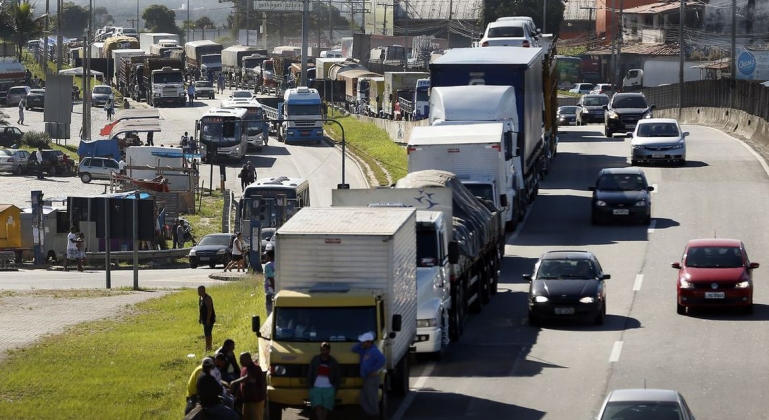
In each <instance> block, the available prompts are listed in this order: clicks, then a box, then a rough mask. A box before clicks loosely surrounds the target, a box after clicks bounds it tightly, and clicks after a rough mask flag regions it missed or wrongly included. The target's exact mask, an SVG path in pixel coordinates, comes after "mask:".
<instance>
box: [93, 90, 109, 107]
mask: <svg viewBox="0 0 769 420" xmlns="http://www.w3.org/2000/svg"><path fill="white" fill-rule="evenodd" d="M110 97H113V98H114V96H112V87H111V86H109V85H98V86H94V87H93V91H91V106H104V104H106V103H107V100H109V99H110Z"/></svg>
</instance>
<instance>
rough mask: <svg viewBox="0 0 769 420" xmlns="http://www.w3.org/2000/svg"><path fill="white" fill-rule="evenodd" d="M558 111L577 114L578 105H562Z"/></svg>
mask: <svg viewBox="0 0 769 420" xmlns="http://www.w3.org/2000/svg"><path fill="white" fill-rule="evenodd" d="M558 112H560V113H561V114H576V113H577V107H576V106H562V107H560V108H558Z"/></svg>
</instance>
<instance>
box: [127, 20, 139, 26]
mask: <svg viewBox="0 0 769 420" xmlns="http://www.w3.org/2000/svg"><path fill="white" fill-rule="evenodd" d="M126 20H127V21H128V23H130V24H131V25H134V27H136V23H138V22H137V21H136V19H126Z"/></svg>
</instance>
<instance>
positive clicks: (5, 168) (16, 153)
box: [0, 149, 30, 175]
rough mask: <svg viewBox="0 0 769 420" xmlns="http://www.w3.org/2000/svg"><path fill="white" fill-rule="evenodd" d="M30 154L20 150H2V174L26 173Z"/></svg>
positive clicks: (0, 156)
mask: <svg viewBox="0 0 769 420" xmlns="http://www.w3.org/2000/svg"><path fill="white" fill-rule="evenodd" d="M29 156H30V155H29V152H28V151H26V150H18V149H0V172H13V173H14V174H16V175H21V174H22V173H24V169H25V168H26V167H27V161H28V160H29Z"/></svg>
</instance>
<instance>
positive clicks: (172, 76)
mask: <svg viewBox="0 0 769 420" xmlns="http://www.w3.org/2000/svg"><path fill="white" fill-rule="evenodd" d="M154 76H155V83H182V73H181V72H179V73H157V74H155V75H154Z"/></svg>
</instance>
